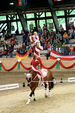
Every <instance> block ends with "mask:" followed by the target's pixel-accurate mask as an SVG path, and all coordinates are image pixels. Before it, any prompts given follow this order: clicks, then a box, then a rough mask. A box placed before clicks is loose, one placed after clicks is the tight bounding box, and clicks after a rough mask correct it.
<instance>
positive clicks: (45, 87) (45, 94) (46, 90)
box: [44, 83, 47, 98]
mask: <svg viewBox="0 0 75 113" xmlns="http://www.w3.org/2000/svg"><path fill="white" fill-rule="evenodd" d="M44 84H45V97H46V98H47V94H46V92H47V84H46V83H44Z"/></svg>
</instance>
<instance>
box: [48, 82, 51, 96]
mask: <svg viewBox="0 0 75 113" xmlns="http://www.w3.org/2000/svg"><path fill="white" fill-rule="evenodd" d="M48 85H49V91H48V96H50V90H51V82H48Z"/></svg>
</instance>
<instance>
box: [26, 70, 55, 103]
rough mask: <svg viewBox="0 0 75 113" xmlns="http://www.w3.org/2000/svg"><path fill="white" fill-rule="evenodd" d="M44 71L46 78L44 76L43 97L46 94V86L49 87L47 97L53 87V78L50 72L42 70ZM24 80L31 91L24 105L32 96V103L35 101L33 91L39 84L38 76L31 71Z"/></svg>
mask: <svg viewBox="0 0 75 113" xmlns="http://www.w3.org/2000/svg"><path fill="white" fill-rule="evenodd" d="M44 71H46V72H47V73H46V76H44V86H45V97H47V94H46V90H47V84H48V85H49V92H48V96H49V95H50V90H51V88H53V86H54V82H53V79H54V78H53V76H52V72H51V71H50V70H46V69H44ZM26 80H27V81H28V86H29V87H30V89H31V93H30V95H29V99H28V101H27V103H26V104H29V103H30V101H31V97H32V95H33V96H34V101H36V98H35V93H34V91H35V89H36V88H37V87H38V84H39V76H38V75H37V73H36V72H34V71H32V70H31V71H30V73H27V74H26Z"/></svg>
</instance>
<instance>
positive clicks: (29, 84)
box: [28, 74, 37, 85]
mask: <svg viewBox="0 0 75 113" xmlns="http://www.w3.org/2000/svg"><path fill="white" fill-rule="evenodd" d="M36 77H37V74H36V76H35V77H34V78H33V79H32V77H31V81H30V82H28V85H30V84H31V83H32V82H33V81H34V80H35V78H36Z"/></svg>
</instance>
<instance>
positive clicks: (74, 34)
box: [0, 24, 75, 57]
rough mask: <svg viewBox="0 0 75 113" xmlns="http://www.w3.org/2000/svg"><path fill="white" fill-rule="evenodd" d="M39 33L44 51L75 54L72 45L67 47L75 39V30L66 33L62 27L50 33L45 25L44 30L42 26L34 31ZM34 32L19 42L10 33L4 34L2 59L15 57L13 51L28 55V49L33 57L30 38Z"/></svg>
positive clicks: (0, 43)
mask: <svg viewBox="0 0 75 113" xmlns="http://www.w3.org/2000/svg"><path fill="white" fill-rule="evenodd" d="M34 31H37V34H38V36H39V39H40V43H41V46H43V48H44V50H50V48H53V49H54V50H55V51H56V52H58V53H60V54H63V55H73V54H75V47H73V46H72V45H70V46H69V47H68V46H65V44H68V43H69V41H70V39H75V29H73V28H72V27H71V28H70V29H69V30H68V31H67V32H66V31H65V30H64V29H63V27H62V26H60V30H59V31H58V32H56V31H53V30H51V31H49V30H48V29H47V27H46V25H45V24H44V25H43V29H41V27H40V25H39V26H38V29H35V28H34V29H33V32H34ZM33 32H29V33H27V34H25V33H24V34H23V36H22V41H18V40H17V39H16V36H15V35H13V34H11V33H10V32H9V33H7V34H5V35H4V34H3V35H2V36H1V37H0V46H1V47H0V48H1V49H0V57H2V56H6V57H7V56H8V55H9V56H10V57H13V51H14V52H15V54H16V51H18V52H19V53H26V52H27V48H29V57H31V56H32V51H33V50H32V47H30V39H29V37H30V36H31V35H33ZM16 45H17V48H16V50H14V46H16Z"/></svg>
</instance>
